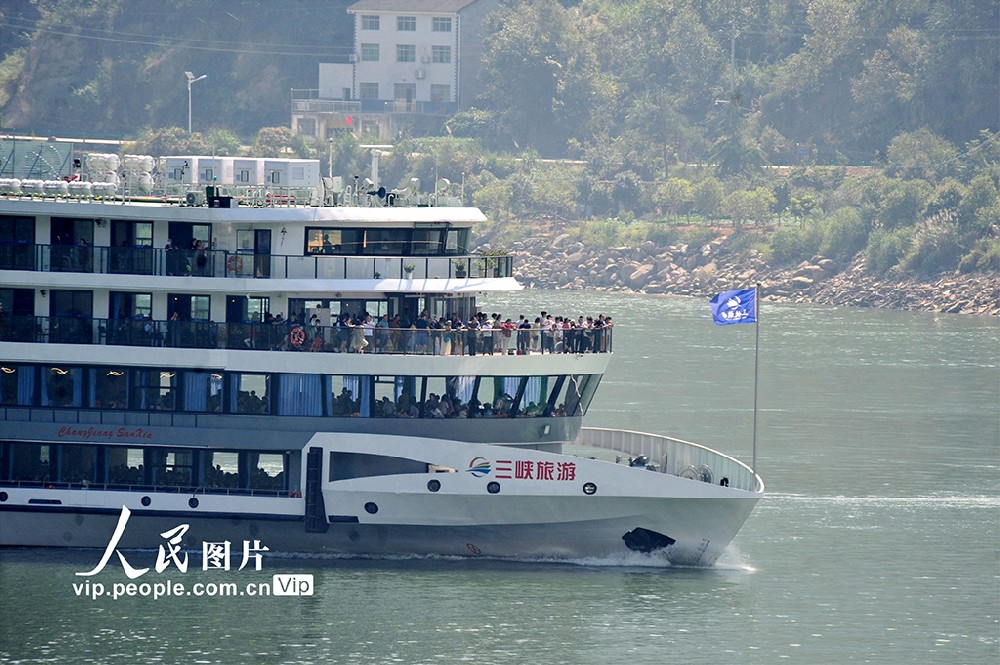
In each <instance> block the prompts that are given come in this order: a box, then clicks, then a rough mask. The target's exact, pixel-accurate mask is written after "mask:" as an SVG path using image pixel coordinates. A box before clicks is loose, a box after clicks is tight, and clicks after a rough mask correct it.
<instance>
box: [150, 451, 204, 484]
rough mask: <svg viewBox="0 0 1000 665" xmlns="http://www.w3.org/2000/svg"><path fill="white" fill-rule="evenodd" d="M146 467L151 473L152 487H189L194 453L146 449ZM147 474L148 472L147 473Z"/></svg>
mask: <svg viewBox="0 0 1000 665" xmlns="http://www.w3.org/2000/svg"><path fill="white" fill-rule="evenodd" d="M145 453H146V456H145V462H146V466H147V467H148V468H149V469H150V472H151V473H152V481H153V484H154V485H157V486H159V487H191V486H193V485H194V484H195V483H193V482H192V479H193V473H192V472H193V470H194V452H193V451H191V450H169V449H165V448H147V449H146V450H145ZM147 473H149V472H147Z"/></svg>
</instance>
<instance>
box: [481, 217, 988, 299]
mask: <svg viewBox="0 0 1000 665" xmlns="http://www.w3.org/2000/svg"><path fill="white" fill-rule="evenodd" d="M480 249H481V250H487V249H490V246H489V245H488V244H484V245H483V246H482V247H481V248H480ZM509 249H510V253H511V255H512V256H513V257H514V259H515V263H514V265H515V269H514V275H515V276H516V277H517V278H518V279H519V280H520V281H521V282H522V283H523V284H525V285H526V286H528V287H529V288H550V289H560V290H565V289H591V290H595V291H612V292H614V291H620V292H631V293H648V294H655V295H682V296H693V297H705V298H710V297H712V296H713V295H715V294H717V293H719V292H722V291H728V290H731V289H741V288H750V287H751V286H753V285H754V284H755V283H758V282H759V283H760V285H761V291H762V295H761V298H762V299H763V300H766V301H770V302H788V303H811V304H819V305H837V306H850V307H872V308H881V309H896V310H906V311H923V312H938V313H945V314H973V315H985V316H1000V273H995V272H992V273H983V272H978V273H971V274H968V275H962V274H959V273H956V272H947V273H940V274H938V275H935V276H931V277H923V278H917V277H915V276H912V275H900V274H889V275H883V276H874V275H870V274H868V273H866V272H865V271H864V260H863V258H862V257H861V256H860V255H859V256H858V257H856V258H855V259H854V260H853V261H852V262H851V263H850V264H847V265H838V263H837V262H835V261H833V260H831V259H829V258H825V257H822V256H814V257H812V258H811V259H810V260H809V261H804V262H802V263H801V264H799V265H798V266H796V267H795V268H791V269H788V268H782V269H777V268H772V267H771V266H769V265H767V263H766V262H765V261H764V260H763V259H762V258H761V257H760V256H757V255H752V256H751V257H750V258H749V259H746V258H744V259H738V258H737V257H735V256H734V255H732V254H731V253H729V252H728V251H727V250H726V243H725V238H724V237H721V236H720V237H719V238H716V239H715V240H713V241H711V242H709V243H708V244H706V245H703V246H701V247H692V246H689V245H685V244H679V245H669V246H661V245H657V244H656V243H654V242H652V241H649V240H647V241H644V242H643V243H641V244H640V245H639V246H638V247H614V248H610V249H600V250H597V249H588V248H587V247H585V246H584V245H583V243H580V242H572V241H570V240H569V235H568V234H565V233H563V234H558V235H555V236H554V237H547V236H545V235H539V236H535V237H532V238H529V239H526V240H523V241H519V242H515V243H513V244H512V245H511V247H510V248H509Z"/></svg>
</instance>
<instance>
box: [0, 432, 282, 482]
mask: <svg viewBox="0 0 1000 665" xmlns="http://www.w3.org/2000/svg"><path fill="white" fill-rule="evenodd" d="M293 457H294V458H297V457H298V453H291V452H282V451H269V452H257V451H239V452H238V451H231V450H229V451H227V450H192V449H187V448H169V447H153V446H150V447H142V448H140V447H125V446H109V445H78V444H67V443H19V442H12V441H4V442H0V481H6V482H16V483H24V484H34V483H37V484H42V485H45V486H53V487H65V486H74V485H82V484H86V485H87V486H89V487H91V488H95V487H106V488H107V489H132V490H141V489H144V488H145V489H155V488H175V489H176V488H184V489H194V488H198V489H199V490H203V491H206V492H210V493H211V492H225V493H254V494H256V493H263V494H267V493H281V494H285V493H287V492H288V490H289V489H290V488H294V487H295V485H297V483H295V484H294V485H292V484H290V483H289V480H288V477H289V470H290V469H295V471H294V472H293V473H294V474H295V475H298V474H297V471H298V468H297V463H296V461H297V459H292V458H293Z"/></svg>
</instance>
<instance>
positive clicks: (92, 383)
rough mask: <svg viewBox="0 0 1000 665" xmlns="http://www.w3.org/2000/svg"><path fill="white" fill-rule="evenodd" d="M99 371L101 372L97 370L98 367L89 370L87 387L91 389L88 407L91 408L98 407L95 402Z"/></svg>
mask: <svg viewBox="0 0 1000 665" xmlns="http://www.w3.org/2000/svg"><path fill="white" fill-rule="evenodd" d="M99 371H100V370H99V369H97V368H96V367H92V368H90V369H88V370H87V379H88V380H87V387H88V388H89V390H88V393H89V394H88V396H87V406H89V407H91V408H94V407H96V406H97V404H96V403H95V402H96V401H97V373H98V372H99Z"/></svg>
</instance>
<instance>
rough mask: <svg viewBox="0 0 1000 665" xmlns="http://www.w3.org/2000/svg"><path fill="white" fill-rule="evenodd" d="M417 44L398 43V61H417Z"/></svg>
mask: <svg viewBox="0 0 1000 665" xmlns="http://www.w3.org/2000/svg"><path fill="white" fill-rule="evenodd" d="M416 61H417V46H416V44H396V62H416Z"/></svg>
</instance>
